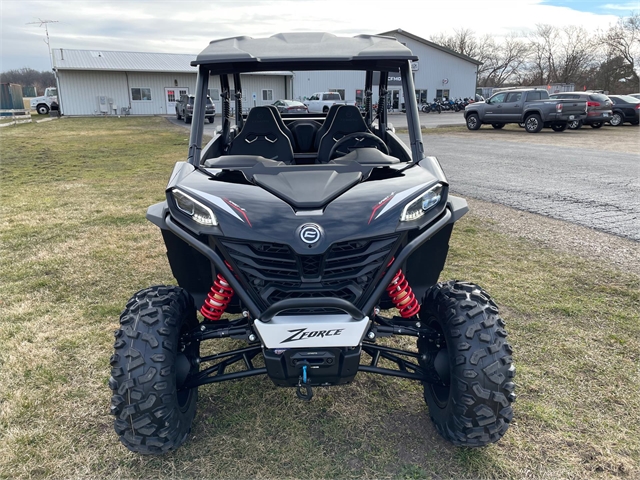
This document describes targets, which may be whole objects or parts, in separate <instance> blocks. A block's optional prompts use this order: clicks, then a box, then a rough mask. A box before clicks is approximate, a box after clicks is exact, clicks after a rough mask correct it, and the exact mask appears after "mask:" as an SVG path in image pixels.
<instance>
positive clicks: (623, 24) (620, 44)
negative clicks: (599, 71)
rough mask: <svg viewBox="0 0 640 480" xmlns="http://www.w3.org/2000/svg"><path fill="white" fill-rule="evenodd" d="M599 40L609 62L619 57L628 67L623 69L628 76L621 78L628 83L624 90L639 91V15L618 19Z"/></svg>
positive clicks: (636, 13) (633, 14) (635, 13)
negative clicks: (604, 48) (637, 68)
mask: <svg viewBox="0 0 640 480" xmlns="http://www.w3.org/2000/svg"><path fill="white" fill-rule="evenodd" d="M601 40H602V42H603V43H604V44H605V46H606V49H607V57H608V59H609V60H611V59H614V58H616V57H619V58H621V59H622V61H623V62H624V63H625V64H626V65H627V66H628V69H625V70H626V72H627V75H628V76H627V77H626V78H625V77H622V78H624V80H625V83H629V88H627V89H626V90H630V91H635V92H638V91H640V79H639V78H638V73H637V72H636V67H637V65H638V62H639V61H640V13H638V12H634V13H632V14H631V15H630V16H628V17H623V18H620V19H619V20H618V22H617V23H616V24H615V25H612V26H611V27H609V30H607V31H606V32H605V33H604V34H603V35H602V36H601ZM629 93H631V92H629Z"/></svg>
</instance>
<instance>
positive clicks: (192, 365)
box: [175, 326, 198, 411]
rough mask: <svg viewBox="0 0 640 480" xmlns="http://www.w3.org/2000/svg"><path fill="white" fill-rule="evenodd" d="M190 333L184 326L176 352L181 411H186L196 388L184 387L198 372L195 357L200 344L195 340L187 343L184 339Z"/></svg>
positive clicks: (177, 384)
mask: <svg viewBox="0 0 640 480" xmlns="http://www.w3.org/2000/svg"><path fill="white" fill-rule="evenodd" d="M186 333H188V329H187V328H186V326H183V327H182V329H181V332H180V341H179V342H178V351H177V353H176V365H175V367H176V368H175V372H176V390H177V399H178V406H179V407H180V410H181V411H185V410H186V409H187V408H188V406H189V403H190V401H191V395H193V393H194V391H195V390H196V389H194V388H182V386H183V385H184V384H185V382H186V381H187V379H188V378H189V376H191V375H192V374H194V373H196V372H197V370H198V368H197V366H196V365H197V364H196V362H195V359H196V358H197V357H198V345H197V344H196V343H195V342H192V343H190V344H185V343H184V342H183V341H182V337H183V335H184V334H186Z"/></svg>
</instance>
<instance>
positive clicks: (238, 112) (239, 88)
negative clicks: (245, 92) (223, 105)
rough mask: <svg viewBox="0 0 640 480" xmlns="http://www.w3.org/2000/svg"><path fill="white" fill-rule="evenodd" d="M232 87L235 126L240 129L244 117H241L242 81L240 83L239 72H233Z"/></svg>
mask: <svg viewBox="0 0 640 480" xmlns="http://www.w3.org/2000/svg"><path fill="white" fill-rule="evenodd" d="M233 89H234V90H235V91H236V98H235V101H236V126H237V127H238V131H240V130H242V127H243V126H244V119H243V118H242V83H240V74H239V73H234V74H233Z"/></svg>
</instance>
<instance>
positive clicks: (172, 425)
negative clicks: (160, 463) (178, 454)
mask: <svg viewBox="0 0 640 480" xmlns="http://www.w3.org/2000/svg"><path fill="white" fill-rule="evenodd" d="M197 325H198V320H197V317H196V311H195V307H194V305H193V299H192V298H191V295H189V294H188V293H187V292H186V291H185V290H183V289H181V288H179V287H167V286H157V287H151V288H147V289H145V290H141V291H139V292H138V293H136V294H135V295H134V296H133V297H132V298H131V300H129V302H128V303H127V305H126V307H125V309H124V312H122V315H121V316H120V329H119V330H117V331H116V332H115V337H116V341H115V345H114V348H115V353H114V355H113V356H112V357H111V367H112V369H111V379H110V380H109V386H110V387H111V390H112V392H113V396H112V397H111V413H112V414H113V415H115V417H116V419H115V421H114V428H115V431H116V433H117V434H118V437H119V438H120V441H121V442H122V443H123V444H124V445H125V446H126V447H127V448H128V449H129V450H131V451H133V452H138V453H142V454H160V453H165V452H168V451H170V450H174V449H176V448H177V447H179V446H180V445H182V444H183V443H184V441H185V440H186V439H187V435H188V434H189V431H190V429H191V422H192V421H193V417H194V415H195V413H196V401H197V397H198V390H197V389H190V390H179V387H180V384H182V383H183V382H184V379H185V378H186V376H187V374H193V373H196V372H197V371H198V367H197V364H196V363H195V362H193V361H191V360H193V359H195V358H197V357H198V355H199V345H198V343H197V342H193V343H191V344H189V345H187V346H186V347H185V348H184V351H181V350H182V345H181V342H180V335H181V334H183V333H185V332H187V331H190V330H193V329H194V328H197Z"/></svg>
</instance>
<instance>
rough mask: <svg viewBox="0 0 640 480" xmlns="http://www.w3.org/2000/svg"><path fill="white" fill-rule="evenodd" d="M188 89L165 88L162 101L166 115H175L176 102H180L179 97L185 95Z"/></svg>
mask: <svg viewBox="0 0 640 480" xmlns="http://www.w3.org/2000/svg"><path fill="white" fill-rule="evenodd" d="M188 93H189V89H188V88H187V87H165V89H164V100H165V103H166V104H167V115H173V114H175V113H176V101H177V100H180V95H187V94H188Z"/></svg>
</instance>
